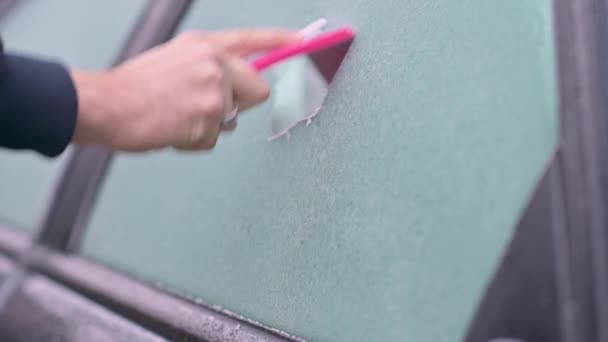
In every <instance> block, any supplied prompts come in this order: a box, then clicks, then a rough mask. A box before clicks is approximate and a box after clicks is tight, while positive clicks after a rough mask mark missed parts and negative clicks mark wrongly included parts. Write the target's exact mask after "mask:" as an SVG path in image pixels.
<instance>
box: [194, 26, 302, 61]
mask: <svg viewBox="0 0 608 342" xmlns="http://www.w3.org/2000/svg"><path fill="white" fill-rule="evenodd" d="M206 37H207V38H208V39H209V40H210V41H211V42H212V43H213V44H214V45H215V46H217V47H218V48H220V49H223V50H225V51H227V52H229V53H231V54H234V55H238V56H241V57H242V56H247V55H250V54H253V53H257V52H262V51H266V50H272V49H276V48H279V47H282V46H284V45H287V44H292V43H296V42H299V41H301V40H302V39H303V37H301V36H300V35H299V34H298V33H297V32H293V31H289V30H282V29H237V30H230V31H220V32H211V33H208V34H207V35H206Z"/></svg>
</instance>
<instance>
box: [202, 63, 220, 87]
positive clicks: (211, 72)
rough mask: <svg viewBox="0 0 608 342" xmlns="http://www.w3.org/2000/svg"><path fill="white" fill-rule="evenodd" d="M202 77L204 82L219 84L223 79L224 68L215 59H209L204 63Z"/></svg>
mask: <svg viewBox="0 0 608 342" xmlns="http://www.w3.org/2000/svg"><path fill="white" fill-rule="evenodd" d="M202 78H203V81H204V82H205V83H209V84H212V85H220V84H221V83H222V82H223V81H224V70H223V69H222V67H221V66H220V64H219V63H218V62H217V61H216V60H214V59H212V60H209V61H207V62H206V63H204V67H203V70H202Z"/></svg>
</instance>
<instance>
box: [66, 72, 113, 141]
mask: <svg viewBox="0 0 608 342" xmlns="http://www.w3.org/2000/svg"><path fill="white" fill-rule="evenodd" d="M109 73H110V72H107V71H81V70H74V71H72V72H71V76H72V79H73V81H74V86H75V88H76V95H77V97H78V115H77V120H76V129H75V131H74V136H73V138H72V142H74V143H76V144H103V145H108V144H111V140H112V138H111V132H112V121H113V119H112V118H113V117H114V112H115V110H114V108H113V103H112V101H111V99H112V95H111V93H112V91H113V89H112V87H111V85H110V75H109Z"/></svg>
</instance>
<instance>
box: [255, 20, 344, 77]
mask: <svg viewBox="0 0 608 342" xmlns="http://www.w3.org/2000/svg"><path fill="white" fill-rule="evenodd" d="M354 38H355V31H354V30H353V29H351V28H347V27H346V28H340V29H336V30H333V31H329V32H327V33H322V34H320V35H318V36H315V37H314V38H311V39H308V40H305V41H303V42H300V43H296V44H292V45H288V46H285V47H282V48H279V49H276V50H273V51H270V52H268V53H267V54H265V55H263V56H261V57H259V58H257V59H255V60H254V61H253V62H251V65H252V66H253V67H254V68H255V69H256V70H257V71H264V70H265V69H266V68H268V67H271V66H273V65H275V64H277V63H280V62H282V61H284V60H286V59H288V58H291V57H295V56H299V55H305V54H311V53H314V52H317V51H320V50H324V49H327V48H331V47H333V46H336V45H339V44H342V43H345V42H348V41H351V40H352V39H354Z"/></svg>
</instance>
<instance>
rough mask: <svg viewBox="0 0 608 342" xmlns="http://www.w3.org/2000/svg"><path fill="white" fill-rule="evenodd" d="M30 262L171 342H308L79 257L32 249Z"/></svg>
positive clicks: (54, 277)
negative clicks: (173, 341) (172, 341)
mask: <svg viewBox="0 0 608 342" xmlns="http://www.w3.org/2000/svg"><path fill="white" fill-rule="evenodd" d="M28 261H29V263H30V264H29V266H30V268H31V269H32V270H36V271H38V272H40V273H42V274H44V275H46V276H48V277H49V278H51V279H53V280H55V281H57V282H58V283H60V284H62V285H64V286H66V287H68V288H71V289H73V290H75V291H76V292H78V293H81V294H83V295H85V296H86V297H87V298H89V299H91V300H93V301H94V302H97V303H99V304H101V305H103V306H105V307H107V308H109V309H111V310H112V311H114V312H116V313H118V314H120V315H121V316H123V317H126V318H127V319H129V320H131V321H133V322H136V323H137V324H139V325H141V326H142V327H144V328H146V329H148V330H150V331H151V332H154V333H156V334H159V335H161V336H164V337H166V338H170V339H171V340H177V341H240V342H255V341H267V342H280V341H283V342H285V341H297V342H302V341H303V340H302V339H298V338H295V337H293V336H290V335H288V334H286V333H283V332H280V331H278V330H273V329H269V328H266V327H262V326H261V325H258V324H254V323H252V322H248V321H245V320H244V319H242V318H241V317H234V316H232V315H228V314H226V313H221V312H218V311H217V310H216V309H214V308H211V307H209V306H207V305H205V304H204V303H194V302H193V301H191V300H189V299H186V298H182V297H179V296H177V295H175V294H172V293H170V292H169V291H167V290H164V289H159V288H155V287H152V286H150V285H148V284H147V283H145V282H143V281H138V280H136V279H133V278H130V277H128V276H126V275H123V274H122V273H120V272H116V271H114V270H111V269H109V268H107V267H105V266H102V265H101V264H98V263H95V262H93V261H90V260H87V259H84V258H83V257H80V256H76V255H64V254H61V253H57V252H54V251H52V250H50V249H47V248H43V247H40V248H36V249H35V250H32V256H31V258H29V260H28Z"/></svg>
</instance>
